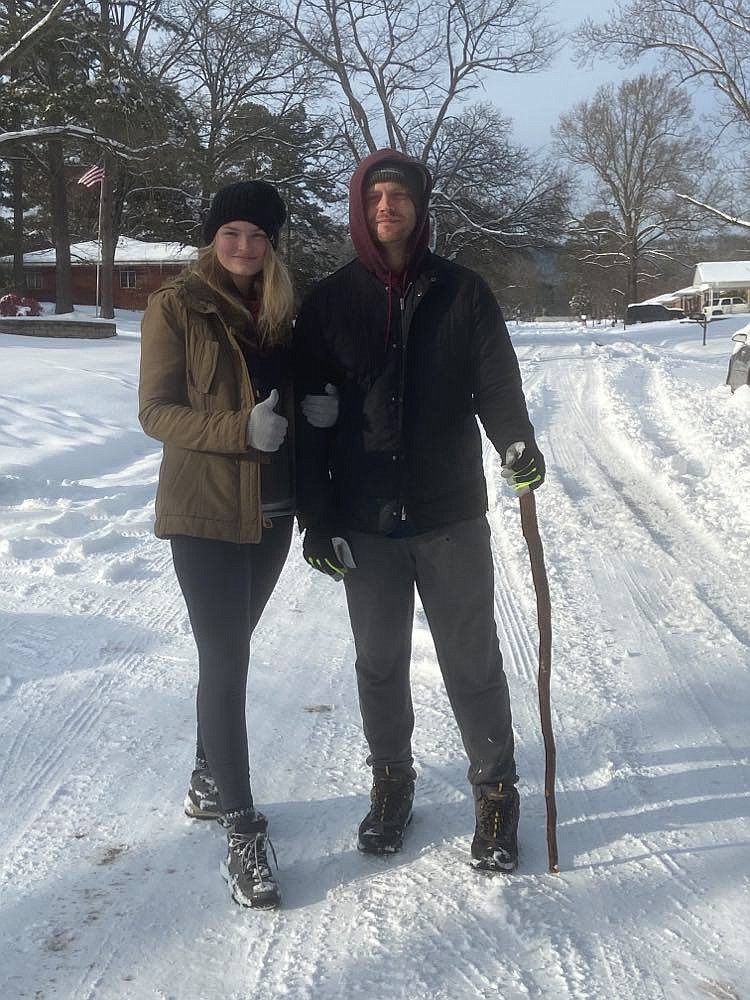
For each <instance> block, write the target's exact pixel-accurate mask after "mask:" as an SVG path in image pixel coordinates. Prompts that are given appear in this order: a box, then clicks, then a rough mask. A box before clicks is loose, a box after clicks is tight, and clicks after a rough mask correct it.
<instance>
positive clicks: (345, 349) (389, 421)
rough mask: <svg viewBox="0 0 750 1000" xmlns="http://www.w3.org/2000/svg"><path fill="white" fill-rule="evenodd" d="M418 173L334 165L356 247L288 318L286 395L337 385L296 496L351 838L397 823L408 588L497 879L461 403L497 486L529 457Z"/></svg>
mask: <svg viewBox="0 0 750 1000" xmlns="http://www.w3.org/2000/svg"><path fill="white" fill-rule="evenodd" d="M431 185H432V182H431V178H430V175H429V173H428V171H427V170H426V168H425V167H424V165H423V164H422V163H420V162H419V161H417V160H414V159H411V158H410V157H407V156H404V155H402V154H400V153H398V152H396V151H394V150H380V151H379V152H376V153H373V154H372V155H371V156H368V157H367V158H366V159H365V160H363V161H362V162H361V163H360V165H359V167H358V168H357V170H356V171H355V173H354V176H353V177H352V181H351V185H350V191H349V222H350V232H351V237H352V241H353V243H354V248H355V251H356V253H357V258H356V260H353V261H352V262H351V263H349V264H347V265H346V266H345V267H343V268H341V269H340V270H339V271H336V272H335V274H333V275H331V276H330V277H329V278H327V279H325V280H324V281H322V282H320V284H318V285H317V286H316V288H315V289H314V290H313V291H312V292H311V294H310V295H309V297H308V298H307V300H306V302H305V303H304V305H303V307H302V310H301V312H300V316H299V318H298V320H297V324H296V332H295V342H296V370H297V371H298V372H299V373H300V374H299V385H298V390H299V395H300V398H301V396H303V395H305V394H307V393H316V394H320V393H321V391H322V389H323V387H325V386H326V385H327V384H328V383H331V384H332V385H334V386H335V387H336V388H337V389H338V392H339V394H340V398H339V419H338V422H337V423H336V425H335V426H334V427H332V428H331V429H329V430H322V429H316V428H314V427H312V426H310V425H309V424H308V423H307V421H300V433H299V438H298V471H297V496H298V505H299V509H300V518H301V523H302V526H303V527H305V528H306V530H305V538H304V554H305V558H306V559H307V561H308V562H309V563H310V564H311V565H312V566H314V567H316V568H317V569H320V570H322V571H323V572H324V573H328V574H329V575H331V576H334V577H339V578H340V577H341V576H343V577H344V583H345V587H346V597H347V603H348V607H349V615H350V619H351V626H352V632H353V635H354V643H355V648H356V654H357V661H356V672H357V684H358V689H359V699H360V708H361V712H362V720H363V724H364V733H365V737H366V739H367V742H368V745H369V749H370V755H369V757H368V763H369V764H370V765H371V767H372V769H373V786H372V794H371V808H370V811H369V812H368V814H367V816H366V817H365V818H364V820H363V821H362V823H361V825H360V828H359V839H358V846H359V848H360V849H361V850H363V851H367V852H370V853H375V854H382V853H386V852H392V851H397V850H399V849H400V847H401V845H402V840H403V836H404V830H405V828H406V826H407V824H408V823H409V820H410V819H411V811H412V802H413V798H414V779H415V777H416V772H415V770H414V766H413V764H414V761H413V757H412V751H411V736H412V730H413V726H414V713H413V709H412V699H411V690H410V683H409V661H410V656H411V634H412V627H413V614H414V587H415V585H416V587H417V589H418V591H419V595H420V598H421V600H422V604H423V606H424V609H425V613H426V615H427V620H428V622H429V625H430V630H431V632H432V636H433V639H434V641H435V648H436V651H437V656H438V662H439V664H440V669H441V671H442V675H443V679H444V682H445V686H446V690H447V692H448V697H449V699H450V702H451V706H452V708H453V712H454V714H455V717H456V721H457V723H458V726H459V730H460V732H461V737H462V739H463V743H464V747H465V748H466V753H467V756H468V758H469V774H468V777H469V781H470V782H471V784H472V786H473V791H474V800H475V813H476V832H475V836H474V840H473V843H472V848H471V853H472V864H473V865H474V867H475V868H477V869H480V870H482V871H502V872H509V871H513V870H514V869H515V867H516V864H517V858H518V848H517V828H518V814H519V799H518V792H517V790H516V787H515V783H516V781H517V780H518V779H517V775H516V768H515V762H514V757H513V731H512V726H511V712H510V701H509V696H508V687H507V683H506V679H505V674H504V673H503V667H502V658H501V655H500V649H499V645H498V638H497V630H496V627H495V620H494V585H493V564H492V556H491V551H490V533H489V526H488V524H487V520H486V517H485V512H486V510H487V490H486V483H485V480H484V472H483V467H482V450H481V438H480V433H479V428H478V426H477V421H476V416H477V415H478V416H479V419H480V420H481V422H482V425H483V426H484V428H485V431H486V432H487V435H488V436H489V438H490V440H491V442H492V444H493V445H494V447H495V448H496V449H497V450H498V452H499V453H500V455H501V456H503V457H504V459H505V460H506V461H505V465H506V472H507V474H508V475H509V476H510V477H512V479H513V481H514V483H515V485H516V488H517V489H519V490H525V489H535V488H536V487H538V486H540V485H541V483H542V482H543V480H544V459H543V457H542V455H541V453H540V451H539V449H538V447H537V445H536V442H535V439H534V430H533V427H532V425H531V423H530V422H529V417H528V413H527V410H526V403H525V400H524V396H523V391H522V389H521V378H520V374H519V369H518V362H517V360H516V356H515V352H514V350H513V347H512V345H511V342H510V338H509V337H508V332H507V330H506V327H505V323H504V321H503V318H502V316H501V313H500V309H499V307H498V305H497V302H496V301H495V298H494V296H493V295H492V293H491V291H490V290H489V288H488V287H487V285H486V284H485V283H484V281H483V280H482V279H481V278H480V277H479V275H477V274H475V273H474V272H473V271H470V270H468V269H467V268H464V267H461V266H459V265H458V264H455V263H453V262H452V261H449V260H446V259H445V258H442V257H439V256H437V255H435V254H432V253H430V252H429V251H428V249H427V244H428V235H429V223H428V205H429V197H430V191H431ZM329 391H330V389H329ZM347 545H348V548H347ZM350 555H351V556H353V559H350V558H349V556H350Z"/></svg>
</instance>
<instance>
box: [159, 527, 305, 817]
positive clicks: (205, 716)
mask: <svg viewBox="0 0 750 1000" xmlns="http://www.w3.org/2000/svg"><path fill="white" fill-rule="evenodd" d="M292 521H293V518H292V517H277V518H274V519H273V522H272V524H273V527H272V528H269V529H267V530H265V531H264V532H263V538H262V540H261V541H260V542H259V543H258V544H257V545H235V544H234V543H232V542H219V541H215V540H214V539H209V538H193V537H191V536H189V535H175V536H174V537H173V538H172V539H171V542H172V559H173V561H174V568H175V572H176V574H177V579H178V580H179V583H180V588H181V589H182V593H183V596H184V598H185V604H186V605H187V610H188V615H189V617H190V625H191V627H192V630H193V637H194V639H195V644H196V646H197V647H198V664H199V678H198V697H197V714H198V738H197V754H196V755H197V757H198V758H203V759H204V760H206V761H207V763H208V766H209V768H210V770H211V773H212V775H213V776H214V778H215V780H216V784H217V786H218V789H219V798H220V799H221V804H222V808H223V809H224V811H225V812H234V811H245V810H247V809H250V808H252V805H253V797H252V792H251V790H250V778H249V775H248V749H247V726H246V721H245V691H246V687H247V670H248V663H249V659H250V636H251V635H252V634H253V629H254V628H255V626H256V625H257V623H258V620H259V618H260V616H261V614H262V613H263V609H264V608H265V606H266V604H267V603H268V599H269V597H270V596H271V593H272V591H273V588H274V587H275V586H276V581H277V580H278V578H279V575H280V574H281V570H282V568H283V566H284V562H285V560H286V557H287V553H288V552H289V545H290V542H291V537H292Z"/></svg>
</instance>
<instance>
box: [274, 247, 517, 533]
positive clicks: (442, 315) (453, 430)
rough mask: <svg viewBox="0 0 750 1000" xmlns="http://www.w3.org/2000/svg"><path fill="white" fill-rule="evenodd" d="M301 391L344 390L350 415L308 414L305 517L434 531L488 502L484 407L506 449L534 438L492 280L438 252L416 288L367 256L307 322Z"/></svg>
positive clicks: (326, 283) (308, 305)
mask: <svg viewBox="0 0 750 1000" xmlns="http://www.w3.org/2000/svg"><path fill="white" fill-rule="evenodd" d="M294 352H295V364H294V367H295V371H296V372H297V397H298V398H299V399H301V398H302V397H303V396H304V395H305V394H306V393H308V392H311V393H321V392H323V388H324V386H325V384H326V383H327V382H331V383H333V384H334V385H336V386H337V388H338V390H339V393H340V408H339V418H338V421H337V423H336V424H335V426H334V427H332V428H330V429H329V430H320V429H317V428H314V427H311V426H310V424H308V422H307V421H306V420H304V419H301V420H299V421H298V423H297V427H298V436H297V498H298V508H299V511H300V521H301V524H302V526H303V527H304V526H308V525H310V524H319V523H321V522H329V523H333V524H334V525H337V526H338V527H339V528H341V529H345V528H353V529H355V530H359V531H365V532H376V533H385V534H388V533H390V532H392V531H394V530H399V527H400V526H401V525H402V524H406V525H408V526H409V529H410V530H413V531H426V530H429V529H431V528H437V527H439V526H441V525H444V524H450V523H453V522H455V521H461V520H465V519H468V518H472V517H479V516H481V515H482V514H483V513H484V512H485V511H486V509H487V489H486V483H485V480H484V472H483V466H482V448H481V438H480V434H479V428H478V426H477V422H476V419H475V415H478V416H479V419H480V420H481V421H482V425H483V426H484V428H485V430H486V432H487V435H488V437H489V438H490V440H491V442H492V444H493V445H494V447H495V448H496V449H497V451H498V452H499V453H500V454H501V455H504V454H505V451H506V449H507V448H508V446H509V445H510V444H512V443H513V442H514V441H525V442H527V443H530V442H531V441H532V440H533V437H534V430H533V427H532V425H531V423H530V422H529V417H528V413H527V410H526V402H525V399H524V395H523V391H522V388H521V377H520V373H519V369H518V362H517V359H516V355H515V351H514V350H513V346H512V344H511V342H510V337H509V336H508V331H507V329H506V326H505V322H504V321H503V317H502V314H501V312H500V308H499V306H498V304H497V301H496V300H495V297H494V295H493V294H492V292H491V291H490V289H489V288H488V286H487V285H486V283H485V282H484V281H483V280H482V278H481V277H480V276H479V275H477V274H476V273H474V272H473V271H470V270H469V269H468V268H465V267H461V266H460V265H458V264H455V263H453V262H452V261H449V260H446V259H445V258H442V257H439V256H437V255H434V254H429V253H428V254H426V255H425V256H424V258H423V261H422V264H421V266H420V267H419V269H418V272H417V277H416V278H415V279H414V280H413V281H412V283H411V284H410V285H409V287H408V289H407V291H406V293H405V294H404V295H403V297H402V295H401V292H400V291H399V290H398V289H397V288H395V287H391V288H389V287H388V286H387V285H385V284H383V282H382V281H381V280H380V279H379V278H377V277H376V276H375V275H374V274H372V273H371V272H370V271H368V270H367V269H366V268H365V267H364V266H363V264H362V263H361V262H360V261H359V260H354V261H352V262H351V263H349V264H347V265H346V266H345V267H343V268H341V269H340V270H338V271H336V272H335V273H334V274H332V275H331V276H330V277H328V278H326V279H325V280H323V281H322V282H320V283H319V284H318V285H317V286H316V287H315V288H314V289H313V291H312V292H311V293H310V295H309V296H308V297H307V299H306V301H305V302H304V303H303V306H302V309H301V311H300V315H299V317H298V319H297V322H296V325H295V337H294Z"/></svg>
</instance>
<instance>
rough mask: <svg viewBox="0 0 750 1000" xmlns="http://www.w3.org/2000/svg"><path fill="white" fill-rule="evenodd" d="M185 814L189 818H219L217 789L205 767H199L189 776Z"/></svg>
mask: <svg viewBox="0 0 750 1000" xmlns="http://www.w3.org/2000/svg"><path fill="white" fill-rule="evenodd" d="M185 815H186V816H190V818H191V819H218V820H220V819H221V816H222V810H221V803H220V802H219V789H218V788H217V787H216V782H215V781H214V779H213V775H212V774H211V772H210V771H209V770H208V768H207V767H199V768H196V769H195V771H193V773H192V775H191V777H190V786H189V788H188V790H187V795H186V796H185Z"/></svg>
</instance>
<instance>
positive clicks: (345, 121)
mask: <svg viewBox="0 0 750 1000" xmlns="http://www.w3.org/2000/svg"><path fill="white" fill-rule="evenodd" d="M255 2H256V6H257V9H259V10H264V11H266V12H267V14H268V16H270V17H272V18H273V19H274V20H275V21H276V22H277V23H278V24H279V25H280V27H281V28H283V30H284V31H285V33H286V36H287V37H288V38H289V39H290V40H291V41H292V42H294V44H295V45H296V46H297V47H298V49H299V50H300V52H301V53H302V56H303V57H304V58H305V59H306V60H307V61H308V62H310V63H311V64H313V65H315V66H316V67H317V69H318V72H319V73H320V75H321V81H322V83H323V84H324V85H325V86H326V88H327V95H328V97H329V99H330V100H332V101H333V102H335V105H336V109H337V110H336V114H337V116H338V122H339V129H340V132H341V135H342V137H343V139H344V141H345V143H346V146H347V147H348V150H349V156H350V159H352V160H354V161H357V160H359V159H361V157H362V156H363V155H365V154H366V153H368V152H373V151H374V150H376V149H377V148H379V147H380V146H384V145H387V146H390V147H392V148H394V149H399V150H401V151H402V152H405V153H409V154H411V155H413V156H416V157H418V158H419V159H421V160H422V161H423V162H424V163H426V164H428V165H429V166H430V167H431V168H434V169H435V170H436V173H437V174H439V175H440V177H441V179H442V180H443V181H444V180H445V178H446V170H447V164H448V163H449V162H450V161H451V160H452V161H453V163H454V164H456V165H458V164H460V163H461V161H462V160H463V158H464V153H466V152H468V150H467V147H466V143H465V140H466V138H467V137H468V136H470V134H471V131H472V129H474V128H478V129H479V130H481V128H482V127H483V125H482V123H481V122H480V119H481V118H482V117H483V111H482V109H480V110H479V111H478V112H477V113H474V114H473V113H472V111H471V110H467V101H468V99H469V98H470V97H471V96H472V95H474V94H476V92H477V91H478V90H479V88H481V86H482V82H483V80H484V79H485V78H486V76H487V74H489V73H513V74H515V73H528V72H533V71H535V70H539V69H542V68H544V67H545V66H546V65H547V64H548V62H549V60H550V58H551V56H552V55H553V53H554V50H555V45H556V41H555V39H556V35H555V32H554V31H553V30H552V29H551V27H550V25H549V23H548V21H547V20H546V17H545V15H546V11H547V8H548V6H549V5H548V4H547V3H545V2H544V0H282V2H281V3H280V4H277V5H273V6H272V5H269V6H264V4H265V3H266V0H255ZM472 117H473V118H474V119H475V120H474V121H472ZM484 117H485V118H486V116H484ZM496 124H497V122H496ZM503 125H504V127H505V128H506V130H507V128H508V123H507V122H503ZM451 139H454V140H455V143H456V149H455V150H454V151H453V152H452V153H450V152H449V149H448V147H449V146H450V144H451ZM462 150H463V153H462ZM438 161H439V163H440V164H441V165H442V166H440V167H438ZM460 187H461V181H460V179H459V178H456V183H455V184H453V185H451V184H449V183H445V182H443V183H442V185H441V188H440V191H441V195H442V197H441V199H440V200H438V199H436V212H437V214H438V215H445V214H446V213H448V212H452V213H453V214H456V213H458V214H460V213H461V212H465V209H466V206H465V205H464V204H461V202H460V200H454V199H453V196H452V191H454V190H458V189H459V188H460ZM501 215H502V211H500V212H498V207H497V206H494V207H493V208H491V209H490V213H489V219H490V220H492V225H494V228H495V229H496V230H497V231H498V232H499V231H501V230H503V231H505V230H510V229H511V228H512V225H509V226H505V225H504V223H503V220H502V219H501V218H500V216H501ZM450 225H451V226H453V223H450ZM475 226H476V222H475V216H474V214H473V213H471V212H470V213H468V214H467V217H466V218H464V220H463V230H464V232H465V233H467V234H468V233H470V232H471V231H472V229H474V228H475ZM456 233H457V238H458V228H457V227H456Z"/></svg>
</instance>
